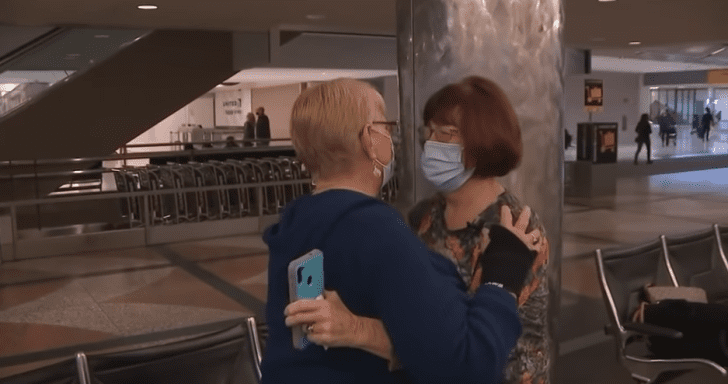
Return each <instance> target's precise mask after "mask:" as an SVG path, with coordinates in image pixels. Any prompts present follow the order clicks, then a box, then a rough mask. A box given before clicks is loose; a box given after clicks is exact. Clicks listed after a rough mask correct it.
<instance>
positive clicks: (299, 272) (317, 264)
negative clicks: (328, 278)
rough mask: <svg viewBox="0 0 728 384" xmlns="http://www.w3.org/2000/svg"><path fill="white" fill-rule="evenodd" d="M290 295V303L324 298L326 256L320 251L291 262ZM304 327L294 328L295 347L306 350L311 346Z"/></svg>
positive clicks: (289, 271) (289, 265) (289, 276)
mask: <svg viewBox="0 0 728 384" xmlns="http://www.w3.org/2000/svg"><path fill="white" fill-rule="evenodd" d="M288 293H289V298H290V302H294V301H296V300H300V299H317V298H323V293H324V254H323V252H321V251H320V250H318V249H314V250H312V251H311V252H308V253H306V254H305V255H303V256H301V257H299V258H297V259H295V260H293V261H291V262H290V263H289V264H288ZM305 327H306V326H305V325H304V326H302V327H292V328H291V332H292V333H293V347H294V348H296V349H304V348H306V347H307V346H308V344H310V341H308V339H307V338H306V332H305V331H304V328H305Z"/></svg>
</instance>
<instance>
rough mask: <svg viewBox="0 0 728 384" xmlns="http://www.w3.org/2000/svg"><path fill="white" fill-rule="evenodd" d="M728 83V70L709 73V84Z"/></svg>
mask: <svg viewBox="0 0 728 384" xmlns="http://www.w3.org/2000/svg"><path fill="white" fill-rule="evenodd" d="M725 83H728V69H714V70H710V71H708V84H725Z"/></svg>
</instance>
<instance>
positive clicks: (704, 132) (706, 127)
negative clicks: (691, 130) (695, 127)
mask: <svg viewBox="0 0 728 384" xmlns="http://www.w3.org/2000/svg"><path fill="white" fill-rule="evenodd" d="M711 124H713V113H712V112H710V108H705V114H703V118H702V120H701V121H700V128H701V129H700V132H699V136H700V138H701V139H703V141H706V140H708V138H709V137H710V125H711Z"/></svg>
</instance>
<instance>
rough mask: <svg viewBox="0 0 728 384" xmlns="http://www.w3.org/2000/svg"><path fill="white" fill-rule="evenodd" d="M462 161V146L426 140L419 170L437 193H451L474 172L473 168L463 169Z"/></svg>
mask: <svg viewBox="0 0 728 384" xmlns="http://www.w3.org/2000/svg"><path fill="white" fill-rule="evenodd" d="M462 159H463V146H462V145H460V144H453V143H441V142H439V141H432V140H428V141H426V142H425V147H424V149H423V151H422V156H420V168H422V173H424V175H425V178H426V179H427V180H428V181H429V182H430V183H432V184H433V185H434V186H435V188H437V190H438V191H442V192H453V191H455V190H457V189H458V188H460V187H462V186H463V184H465V182H466V181H468V179H470V177H471V176H472V175H473V172H475V169H474V168H471V169H465V166H464V165H463V161H462Z"/></svg>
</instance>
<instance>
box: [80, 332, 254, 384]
mask: <svg viewBox="0 0 728 384" xmlns="http://www.w3.org/2000/svg"><path fill="white" fill-rule="evenodd" d="M252 354H253V349H252V348H251V345H250V337H249V336H248V332H247V330H246V329H245V328H244V327H243V326H242V325H237V326H235V327H233V328H230V329H227V330H222V331H218V332H215V333H213V334H209V335H204V336H200V337H196V338H193V339H188V340H183V341H179V342H174V343H170V344H165V345H160V346H154V347H149V348H143V349H137V350H132V351H126V352H118V353H112V354H106V355H99V356H90V357H89V359H88V361H89V366H90V371H91V376H92V378H93V380H96V382H98V383H102V384H127V383H165V384H208V383H230V384H246V383H257V382H258V381H259V379H260V376H259V374H258V371H257V370H256V361H255V359H253V357H252V356H253V355H252Z"/></svg>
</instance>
